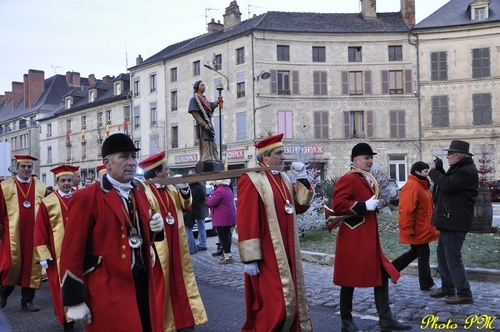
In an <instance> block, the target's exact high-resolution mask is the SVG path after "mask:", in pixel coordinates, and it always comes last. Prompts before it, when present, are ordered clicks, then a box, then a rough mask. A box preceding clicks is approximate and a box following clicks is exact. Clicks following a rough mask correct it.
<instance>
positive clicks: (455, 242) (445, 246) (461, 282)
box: [437, 230, 472, 297]
mask: <svg viewBox="0 0 500 332" xmlns="http://www.w3.org/2000/svg"><path fill="white" fill-rule="evenodd" d="M466 235H467V232H459V231H450V230H440V234H439V241H438V246H437V258H438V270H439V275H440V276H441V289H442V290H443V291H446V292H455V290H456V292H457V294H458V295H459V296H466V297H472V292H471V290H470V284H469V280H468V279H467V273H466V272H465V267H464V263H463V262H462V252H461V251H462V246H463V244H464V241H465V236H466Z"/></svg>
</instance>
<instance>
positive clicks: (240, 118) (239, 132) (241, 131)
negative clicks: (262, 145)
mask: <svg viewBox="0 0 500 332" xmlns="http://www.w3.org/2000/svg"><path fill="white" fill-rule="evenodd" d="M246 139H247V114H246V112H242V113H236V140H237V141H246Z"/></svg>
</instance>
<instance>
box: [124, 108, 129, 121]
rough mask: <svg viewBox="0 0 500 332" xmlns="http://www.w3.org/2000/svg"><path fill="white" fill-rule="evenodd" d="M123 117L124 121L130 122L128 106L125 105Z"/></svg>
mask: <svg viewBox="0 0 500 332" xmlns="http://www.w3.org/2000/svg"><path fill="white" fill-rule="evenodd" d="M123 117H124V118H125V120H126V121H130V106H129V105H125V106H124V107H123Z"/></svg>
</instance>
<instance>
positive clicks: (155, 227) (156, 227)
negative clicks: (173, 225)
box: [149, 213, 163, 233]
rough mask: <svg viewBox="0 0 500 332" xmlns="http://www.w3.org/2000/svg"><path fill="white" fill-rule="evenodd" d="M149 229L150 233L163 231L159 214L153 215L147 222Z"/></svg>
mask: <svg viewBox="0 0 500 332" xmlns="http://www.w3.org/2000/svg"><path fill="white" fill-rule="evenodd" d="M149 229H151V232H155V233H158V232H161V231H162V230H163V218H162V216H161V214H159V213H155V214H153V216H152V217H151V220H150V221H149Z"/></svg>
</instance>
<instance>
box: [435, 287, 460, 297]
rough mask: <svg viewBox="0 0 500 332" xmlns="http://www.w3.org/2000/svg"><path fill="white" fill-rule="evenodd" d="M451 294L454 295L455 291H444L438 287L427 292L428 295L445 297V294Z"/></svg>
mask: <svg viewBox="0 0 500 332" xmlns="http://www.w3.org/2000/svg"><path fill="white" fill-rule="evenodd" d="M453 295H455V292H453V291H445V290H443V289H442V288H439V289H438V290H436V291H434V292H430V293H429V296H430V297H445V296H453Z"/></svg>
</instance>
